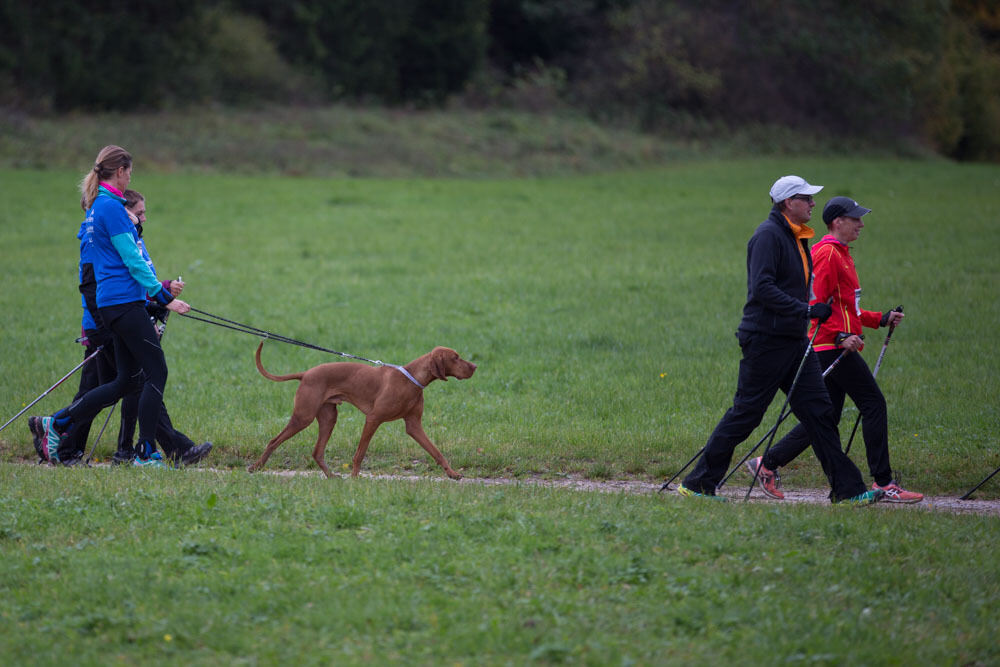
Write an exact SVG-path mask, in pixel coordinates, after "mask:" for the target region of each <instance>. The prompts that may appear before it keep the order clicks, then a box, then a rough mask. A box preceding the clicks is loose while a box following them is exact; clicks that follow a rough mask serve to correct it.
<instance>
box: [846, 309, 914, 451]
mask: <svg viewBox="0 0 1000 667" xmlns="http://www.w3.org/2000/svg"><path fill="white" fill-rule="evenodd" d="M892 310H893V312H895V313H901V312H903V306H902V304H900V305H898V306H896V307H895V308H893V309H892ZM895 330H896V325H895V324H890V325H889V333H888V334H886V336H885V342H884V343H882V351H881V352H879V353H878V359H877V360H876V361H875V370H873V371H872V377H876V376H877V375H878V369H879V366H881V365H882V359H883V358H884V357H885V351H886V349H887V348H888V347H889V339H890V338H892V332H893V331H895ZM860 423H861V413H860V412H858V418H857V419H855V420H854V428H853V429H851V437H850V438H848V439H847V447H845V448H844V454H847V453H848V452H849V451H851V443H852V442H854V434H855V433H857V432H858V424H860Z"/></svg>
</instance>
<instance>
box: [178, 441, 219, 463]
mask: <svg viewBox="0 0 1000 667" xmlns="http://www.w3.org/2000/svg"><path fill="white" fill-rule="evenodd" d="M210 451H212V443H210V442H203V443H201V444H200V445H194V446H193V447H188V449H187V451H185V452H184V453H183V454H181V455H180V457H178V458H179V460H178V465H182V466H191V465H194V464H195V463H197V462H198V461H201V460H202V459H203V458H205V457H206V456H208V453H209V452H210Z"/></svg>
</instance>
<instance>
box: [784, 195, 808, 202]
mask: <svg viewBox="0 0 1000 667" xmlns="http://www.w3.org/2000/svg"><path fill="white" fill-rule="evenodd" d="M789 199H798V200H799V201H808V202H811V201H812V200H813V196H812V195H792V196H791V197H789Z"/></svg>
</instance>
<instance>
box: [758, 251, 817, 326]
mask: <svg viewBox="0 0 1000 667" xmlns="http://www.w3.org/2000/svg"><path fill="white" fill-rule="evenodd" d="M780 255H781V247H780V246H779V244H778V242H777V239H775V238H774V235H773V234H755V235H754V236H752V237H751V238H750V242H749V244H748V245H747V278H748V284H749V291H750V298H751V299H753V300H756V301H758V302H759V303H760V304H762V305H763V306H764V308H766V309H767V310H770V311H773V312H775V313H778V314H779V315H785V316H790V317H802V318H805V316H806V313H807V311H808V310H809V304H808V303H806V302H804V301H799V300H798V299H796V298H795V297H793V296H791V295H790V294H788V293H787V292H785V291H784V290H782V289H781V288H780V287H778V285H777V281H776V276H777V272H778V263H779V261H780V259H781V257H780Z"/></svg>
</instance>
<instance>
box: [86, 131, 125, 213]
mask: <svg viewBox="0 0 1000 667" xmlns="http://www.w3.org/2000/svg"><path fill="white" fill-rule="evenodd" d="M131 166H132V156H131V155H129V152H128V151H127V150H125V149H124V148H122V147H121V146H113V145H112V146H105V147H104V148H102V149H101V152H100V153H98V154H97V159H96V160H95V161H94V168H93V169H91V170H90V171H89V172H87V175H86V176H84V177H83V180H82V181H80V194H81V195H82V196H81V197H80V205H81V206H83V208H84V209H89V208H90V207H91V206H93V204H94V200H95V199H97V189H98V187H99V186H100V185H101V182H102V181H106V180H108V179H109V178H111V176H112V175H114V173H115V172H116V171H118V169H119V168H121V167H125V168H128V167H131Z"/></svg>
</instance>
